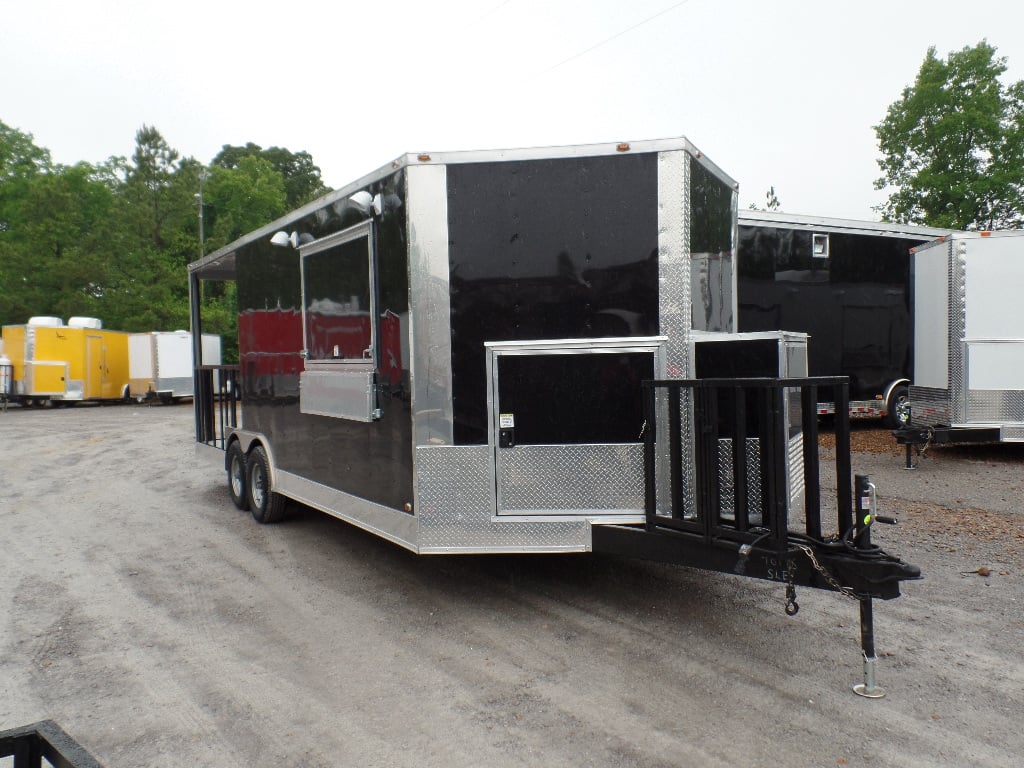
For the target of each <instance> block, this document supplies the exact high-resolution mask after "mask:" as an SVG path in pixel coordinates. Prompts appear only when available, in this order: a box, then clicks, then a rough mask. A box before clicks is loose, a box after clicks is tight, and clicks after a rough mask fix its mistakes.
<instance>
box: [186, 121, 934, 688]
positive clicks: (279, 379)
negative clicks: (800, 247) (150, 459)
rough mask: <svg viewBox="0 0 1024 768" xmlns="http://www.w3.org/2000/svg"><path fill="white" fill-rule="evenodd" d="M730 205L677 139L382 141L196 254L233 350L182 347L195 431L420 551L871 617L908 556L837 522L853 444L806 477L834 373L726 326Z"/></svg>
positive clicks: (715, 178)
mask: <svg viewBox="0 0 1024 768" xmlns="http://www.w3.org/2000/svg"><path fill="white" fill-rule="evenodd" d="M736 201H737V193H736V185H735V183H734V182H733V181H732V180H731V179H730V178H729V177H728V176H726V175H725V174H724V173H723V172H722V171H721V170H720V169H719V168H718V167H717V166H715V165H714V164H713V163H711V162H710V161H709V160H708V159H707V158H706V157H705V156H704V155H703V154H702V153H701V152H700V151H698V150H697V149H696V148H695V147H693V145H691V144H690V143H689V142H688V141H687V140H685V139H668V140H656V141H642V142H632V143H620V144H598V145H587V146H574V147H556V148H540V149H522V150H503V151H478V152H453V153H430V154H418V155H416V154H409V155H404V156H401V157H399V158H397V159H396V160H395V161H394V162H392V163H390V164H388V165H386V166H384V167H382V168H380V169H379V170H377V171H375V172H373V173H371V174H369V175H367V176H364V177H363V178H361V179H359V180H357V181H355V182H353V183H352V184H349V185H347V186H345V187H343V188H341V189H339V190H337V191H335V192H332V193H330V194H328V195H326V196H324V197H323V198H321V199H319V200H317V201H315V202H313V203H310V204H309V205H307V206H305V207H303V208H301V209H299V210H297V211H295V212H293V213H291V214H289V215H287V216H285V217H283V218H282V219H279V220H278V221H275V222H272V223H271V224H268V225H267V226H265V227H263V228H262V229H259V230H257V231H255V232H252V233H250V234H248V235H246V236H245V237H243V238H241V239H240V240H238V241H237V242H234V243H232V244H230V245H228V246H226V247H224V248H221V249H220V250H218V251H216V252H214V253H211V254H209V255H208V256H206V257H204V258H203V259H201V260H199V261H197V262H196V263H194V264H192V265H190V285H191V292H192V307H193V329H194V333H195V334H196V338H198V334H199V333H201V331H202V313H201V310H200V308H201V306H202V295H203V291H204V285H205V284H206V283H207V282H208V281H223V280H233V281H235V282H236V283H237V295H238V349H239V361H238V365H237V366H234V367H232V366H227V367H225V366H219V367H218V366H209V365H204V361H203V360H202V352H201V346H200V345H199V344H198V342H197V343H196V345H195V347H194V348H195V361H196V378H197V392H198V393H200V394H199V395H197V397H196V399H195V403H196V439H197V442H198V447H199V450H200V451H202V452H210V453H213V454H214V455H216V456H218V460H219V461H222V462H224V466H225V468H226V470H227V478H228V486H229V490H230V494H231V496H232V498H233V500H234V502H235V504H236V505H238V506H239V507H242V508H245V507H249V508H251V510H252V513H253V515H254V517H256V519H257V520H259V521H261V522H270V521H274V520H278V519H280V518H281V516H282V514H283V512H284V507H285V504H286V502H287V501H288V500H294V501H297V502H301V503H303V504H306V505H309V506H312V507H314V508H316V509H319V510H322V511H324V512H326V513H328V514H331V515H334V516H336V517H338V518H340V519H342V520H345V521H348V522H349V523H352V524H354V525H357V526H359V527H362V528H364V529H366V530H369V531H372V532H373V533H375V534H377V535H379V536H382V537H384V538H386V539H388V540H390V541H392V542H394V543H395V544H398V545H400V546H402V547H405V548H407V549H409V550H410V551H412V552H415V553H418V554H443V553H510V552H514V553H526V552H533V553H539V552H590V551H603V552H612V553H619V554H626V555H636V556H641V557H648V558H653V559H658V560H668V561H671V562H679V563H684V564H687V565H692V566H696V567H700V568H706V569H708V570H713V571H725V572H729V573H743V574H745V575H748V576H755V577H759V578H764V579H771V580H774V581H777V582H780V583H781V584H784V585H785V587H786V589H787V596H788V598H789V599H788V602H787V606H788V607H789V608H790V609H791V610H792V611H794V612H795V608H796V601H795V590H794V587H795V585H806V586H811V587H818V588H823V589H834V590H838V591H841V592H844V593H846V594H848V595H849V596H851V597H856V598H857V599H859V600H861V601H862V607H863V606H865V605H866V606H867V607H866V609H865V610H870V604H871V599H872V598H873V597H879V598H893V597H896V596H898V595H899V582H900V581H901V580H903V579H908V578H916V577H917V576H918V573H917V569H916V568H914V567H913V566H908V565H906V564H904V563H902V562H901V561H900V560H898V559H897V558H893V557H890V556H888V555H885V553H883V552H881V551H880V550H878V548H877V547H875V546H872V545H870V544H869V543H868V540H869V533H868V532H867V529H866V528H865V524H867V523H870V521H871V519H872V518H871V515H870V514H862V515H858V516H857V522H856V523H855V521H854V511H853V503H854V493H853V487H852V486H853V482H852V473H851V468H850V456H849V451H848V441H847V444H846V450H842V449H841V450H839V451H837V453H836V456H837V459H836V460H837V463H838V467H837V469H838V472H837V475H838V477H839V480H838V481H837V485H836V486H835V487H834V488H831V489H824V491H823V489H821V487H820V483H819V479H818V451H817V433H816V431H815V430H816V420H815V418H814V413H813V408H811V405H812V404H813V402H816V401H817V398H818V392H819V390H820V391H828V392H830V393H832V392H834V393H836V394H835V395H830V396H832V397H833V398H834V399H839V400H840V401H842V400H844V399H845V398H846V397H847V388H846V382H845V380H842V379H839V378H831V379H817V378H807V371H806V349H805V345H806V337H805V336H804V335H802V334H786V333H778V332H774V331H768V332H763V333H754V334H737V333H735V332H734V331H735V327H734V326H735V271H734V269H733V265H734V263H735V243H736V207H737V203H736ZM697 350H700V351H699V352H698V351H697ZM218 370H219V371H220V373H221V374H222V375H221V376H219V377H215V376H214V373H216V372H217V371H218ZM215 381H219V382H220V384H219V386H218V389H217V390H216V391H215V390H214V382H215ZM844 423H845V422H844ZM823 496H824V497H825V498H826V499H827V500H829V501H827V503H828V504H831V505H833V506H834V509H833V511H832V512H831V514H829V515H828V516H827V518H826V521H825V523H824V525H823V524H822V515H821V507H822V504H823V502H822V498H823ZM862 497H863V498H867V496H866V495H863V494H862V495H858V497H857V498H858V504H859V503H860V501H859V499H861V498H862ZM867 626H870V622H868V624H867ZM869 636H870V632H866V633H865V637H869ZM865 643H867V640H865ZM865 648H867V645H865ZM865 653H866V656H871V657H873V651H871V652H870V653H868V652H867V651H865ZM869 687H871V688H873V684H872V686H869Z"/></svg>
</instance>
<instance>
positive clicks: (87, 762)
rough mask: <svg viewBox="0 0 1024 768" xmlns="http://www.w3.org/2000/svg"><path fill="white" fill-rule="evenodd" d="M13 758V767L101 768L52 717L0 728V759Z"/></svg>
mask: <svg viewBox="0 0 1024 768" xmlns="http://www.w3.org/2000/svg"><path fill="white" fill-rule="evenodd" d="M4 757H14V768H42V765H43V758H44V757H45V758H46V760H47V761H48V762H49V764H50V765H52V766H53V768H103V766H102V765H100V763H99V762H97V761H96V759H95V758H94V757H93V756H92V755H90V754H89V753H88V752H86V751H85V749H84V748H82V746H81V745H80V744H79V743H78V742H77V741H75V740H74V739H72V738H71V737H70V736H68V735H67V733H65V732H64V730H63V729H62V728H61V727H60V726H59V725H57V724H56V723H55V722H54V721H53V720H41V721H39V722H38V723H32V724H31V725H24V726H22V727H20V728H12V729H11V730H8V731H0V758H4Z"/></svg>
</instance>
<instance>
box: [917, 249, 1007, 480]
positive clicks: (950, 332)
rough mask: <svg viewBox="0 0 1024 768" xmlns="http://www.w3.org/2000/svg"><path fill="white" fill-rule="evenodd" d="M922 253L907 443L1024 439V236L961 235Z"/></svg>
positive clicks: (919, 265)
mask: <svg viewBox="0 0 1024 768" xmlns="http://www.w3.org/2000/svg"><path fill="white" fill-rule="evenodd" d="M913 259H914V315H915V316H914V324H915V328H916V330H917V336H916V344H915V347H914V381H913V383H912V384H911V386H910V408H911V422H910V429H908V430H906V431H904V433H903V434H902V435H901V436H900V438H901V441H903V442H907V443H908V444H911V443H914V442H917V443H923V442H1022V441H1024V313H1022V312H1021V311H1020V308H1019V307H1018V306H1017V305H1018V302H1019V301H1020V289H1021V286H1022V285H1024V232H1019V231H1012V232H1010V231H1007V232H957V233H955V234H952V235H949V236H947V237H945V238H942V239H939V240H935V241H933V242H930V243H928V244H926V245H923V246H920V247H918V248H915V249H914V254H913ZM908 460H909V455H908Z"/></svg>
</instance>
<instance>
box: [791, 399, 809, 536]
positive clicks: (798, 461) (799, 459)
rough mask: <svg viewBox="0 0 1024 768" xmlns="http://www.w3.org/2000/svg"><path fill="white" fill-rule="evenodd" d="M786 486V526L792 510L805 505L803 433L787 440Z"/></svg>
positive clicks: (800, 508) (801, 508)
mask: <svg viewBox="0 0 1024 768" xmlns="http://www.w3.org/2000/svg"><path fill="white" fill-rule="evenodd" d="M794 399H795V398H794ZM786 485H787V490H788V491H789V509H788V510H787V518H786V524H787V525H788V524H789V521H790V520H791V519H792V517H793V510H803V509H804V505H805V500H804V490H805V487H806V486H805V484H804V434H803V432H798V433H797V434H796V435H794V436H793V437H791V438H790V439H789V446H788V451H787V456H786Z"/></svg>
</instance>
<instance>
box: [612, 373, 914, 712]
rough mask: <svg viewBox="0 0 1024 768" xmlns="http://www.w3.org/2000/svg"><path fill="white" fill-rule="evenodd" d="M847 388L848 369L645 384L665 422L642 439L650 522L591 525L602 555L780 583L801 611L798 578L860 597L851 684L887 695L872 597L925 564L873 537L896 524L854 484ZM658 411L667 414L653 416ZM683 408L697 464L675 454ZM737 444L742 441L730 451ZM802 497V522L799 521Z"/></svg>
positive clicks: (870, 490) (864, 483) (790, 608)
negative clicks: (831, 409) (825, 477)
mask: <svg viewBox="0 0 1024 768" xmlns="http://www.w3.org/2000/svg"><path fill="white" fill-rule="evenodd" d="M848 387H849V384H848V382H847V380H846V378H845V377H832V378H826V377H818V378H807V379H699V380H688V381H648V382H644V405H645V414H646V415H647V417H648V423H650V424H661V423H664V424H665V427H667V428H663V429H661V430H660V434H659V430H657V429H650V430H648V431H647V434H646V439H645V442H644V480H645V481H644V485H645V499H646V503H645V521H644V524H643V525H642V526H625V525H616V526H606V525H595V526H594V532H593V544H594V551H595V552H606V553H611V554H617V555H623V556H631V557H640V558H643V559H647V560H655V561H659V562H665V563H673V564H677V565H685V566H690V567H694V568H701V569H705V570H709V571H717V572H720V573H729V574H735V575H738V576H746V577H750V578H757V579H765V580H768V581H775V582H779V583H782V584H785V588H786V608H785V610H786V613H787V614H788V615H790V616H794V615H796V613H797V612H798V611H799V605H798V603H797V601H796V587H797V586H804V587H811V588H815V589H825V590H834V591H836V592H839V593H840V594H843V595H845V596H847V597H849V598H852V599H854V600H857V601H858V602H859V603H860V612H861V622H860V627H861V650H862V652H863V656H864V682H863V683H860V684H858V685H857V686H855V687H854V690H855V692H856V693H858V694H859V695H862V696H866V697H870V698H877V697H880V696H882V695H884V694H883V691H882V689H881V688H880V687H879V686H878V685H877V684H876V682H875V665H876V657H875V648H874V618H873V609H872V600H873V599H874V598H880V599H883V600H890V599H892V598H896V597H899V594H900V587H899V585H900V582H901V581H907V580H914V579H919V578H921V572H920V569H919V568H918V567H917V566H914V565H910V564H908V563H904V562H903V561H902V560H900V559H899V558H897V557H894V556H892V555H889V554H887V553H886V552H884V551H883V550H882V549H880V548H879V547H878V546H876V545H874V544H872V543H871V526H872V524H873V523H875V522H881V523H890V524H891V523H895V522H896V521H895V520H894V519H893V518H890V517H885V516H880V515H877V514H875V512H876V510H875V506H876V503H875V493H874V485H873V484H872V483H871V482H870V480H869V479H868V478H867V477H866V476H863V475H857V476H856V488H854V487H852V486H851V471H850V449H849V445H850V443H849V418H848V417H847V416H846V415H845V414H846V411H845V409H843V408H842V405H843V404H845V403H846V401H847V399H848V397H849V388H848ZM822 390H824V391H826V392H831V393H832V394H833V396H834V397H835V402H836V403H838V404H839V405H840V409H839V410H838V412H837V413H838V418H837V421H836V451H835V478H836V486H835V488H834V489H833V490H834V492H835V496H834V498H833V500H834V502H835V510H834V511H835V518H834V523H835V528H834V530H833V532H831V533H829V534H827V535H825V534H823V521H822V515H821V512H822V491H823V489H822V487H821V483H820V471H819V470H820V466H819V457H818V429H817V419H816V418H815V416H816V413H815V412H816V404H817V402H818V393H819V391H822ZM794 409H795V410H796V412H798V413H799V414H800V418H799V420H798V419H796V418H794V415H795V413H794ZM659 410H661V411H663V412H666V413H667V416H668V418H667V419H658V418H657V414H658V411H659ZM688 414H690V415H692V418H693V420H694V424H693V430H694V432H695V433H696V434H697V435H698V436H699V438H698V441H697V451H696V461H695V464H694V465H692V466H687V465H686V464H684V463H683V462H682V461H681V460H680V457H681V455H682V451H681V449H680V445H679V441H680V435H681V434H683V433H684V422H685V420H686V419H687V415H688ZM751 416H752V417H753V418H749V417H751ZM666 443H667V445H666ZM737 445H741V446H745V448H744V450H738V451H737V450H734V446H737ZM666 454H667V455H668V456H669V457H670V458H669V460H668V461H665V460H664V456H665V455H666ZM659 457H662V458H659ZM787 465H788V466H787ZM794 469H795V470H796V471H795V472H794ZM794 477H796V478H799V479H800V480H799V481H798V482H796V483H794V481H793V478H794ZM801 506H802V513H803V514H802V521H801V520H799V519H793V518H795V517H796V518H799V516H800V515H799V513H800V511H801V510H800V507H801Z"/></svg>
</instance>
